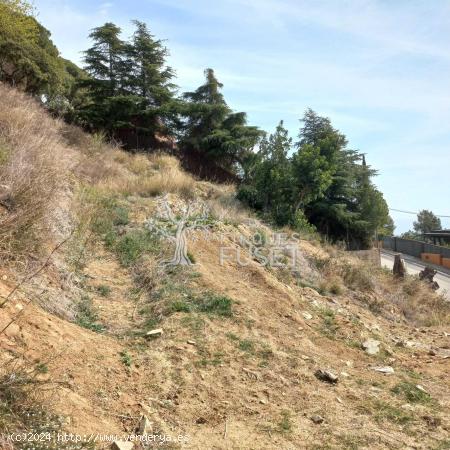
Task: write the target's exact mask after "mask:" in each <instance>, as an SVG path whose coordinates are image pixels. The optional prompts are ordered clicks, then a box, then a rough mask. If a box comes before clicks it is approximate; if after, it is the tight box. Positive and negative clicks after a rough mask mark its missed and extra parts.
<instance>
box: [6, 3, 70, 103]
mask: <svg viewBox="0 0 450 450" xmlns="http://www.w3.org/2000/svg"><path fill="white" fill-rule="evenodd" d="M33 13H34V10H33V8H32V6H31V4H30V3H29V2H27V1H24V0H0V80H1V81H3V82H6V83H9V84H11V85H13V86H15V87H17V88H19V89H22V90H24V91H26V92H28V93H30V94H32V95H35V96H39V97H41V96H42V98H43V99H44V101H45V102H48V101H49V100H50V99H52V98H54V97H55V96H65V95H66V90H67V86H68V85H69V84H70V83H71V81H72V78H71V74H70V73H69V72H67V71H66V67H65V64H64V61H63V59H62V58H61V57H60V56H59V52H58V49H57V48H56V47H55V45H54V44H53V42H52V41H51V39H50V32H49V31H48V30H46V29H45V28H44V27H43V26H42V25H41V24H40V23H39V22H38V21H37V20H36V19H35V18H34V16H33Z"/></svg>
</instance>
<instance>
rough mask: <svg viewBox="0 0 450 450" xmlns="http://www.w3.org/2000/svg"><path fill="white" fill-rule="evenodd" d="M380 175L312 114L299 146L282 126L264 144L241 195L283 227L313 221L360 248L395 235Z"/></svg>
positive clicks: (305, 122)
mask: <svg viewBox="0 0 450 450" xmlns="http://www.w3.org/2000/svg"><path fill="white" fill-rule="evenodd" d="M374 175H375V172H374V171H373V170H372V169H371V168H370V167H369V166H367V164H366V161H365V157H364V155H362V154H360V153H358V152H357V151H354V150H351V149H348V148H347V140H346V138H345V136H344V135H343V134H342V133H340V132H339V131H338V130H336V129H334V128H333V127H332V125H331V122H330V120H329V119H328V118H325V117H320V116H319V115H317V114H316V113H315V112H314V111H312V110H307V111H306V113H305V116H304V118H303V127H302V128H301V130H300V134H299V141H298V142H297V143H296V144H294V145H293V143H292V139H291V138H289V136H288V132H287V130H286V129H285V128H284V127H283V123H282V122H281V123H280V124H279V125H278V127H277V129H276V131H275V133H274V134H272V135H271V136H269V138H268V139H264V140H263V141H262V143H261V146H260V149H259V152H258V154H257V158H255V160H254V161H253V164H252V167H251V169H250V170H248V173H247V176H246V178H245V180H244V182H243V184H242V186H241V188H240V190H239V194H238V195H239V197H240V198H241V200H244V201H246V202H247V203H248V204H249V205H251V206H253V207H254V208H256V209H258V210H260V211H261V212H262V213H263V214H265V215H266V216H268V217H270V218H271V219H272V220H273V221H274V222H275V223H276V224H277V225H280V226H283V225H290V226H292V227H295V228H304V227H305V225H306V226H308V225H307V224H308V222H309V223H310V224H312V225H314V226H315V227H316V228H317V230H318V231H320V232H321V233H323V234H325V235H326V236H328V237H329V238H330V239H332V240H343V241H345V242H346V244H347V246H348V247H350V248H360V247H366V246H369V245H370V243H371V240H372V238H373V237H375V236H376V234H392V232H393V224H392V219H391V218H390V217H389V210H388V207H387V204H386V201H385V200H384V198H383V195H382V194H381V192H380V191H378V190H377V188H376V187H375V186H374V184H373V183H372V181H371V178H372V177H373V176H374Z"/></svg>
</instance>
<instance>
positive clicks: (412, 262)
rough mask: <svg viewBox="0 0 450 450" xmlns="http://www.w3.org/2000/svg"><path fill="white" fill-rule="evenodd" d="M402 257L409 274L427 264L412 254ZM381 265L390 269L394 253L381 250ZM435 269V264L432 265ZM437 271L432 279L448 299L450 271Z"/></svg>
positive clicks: (449, 296)
mask: <svg viewBox="0 0 450 450" xmlns="http://www.w3.org/2000/svg"><path fill="white" fill-rule="evenodd" d="M402 258H403V259H404V261H405V266H406V271H407V272H408V273H409V274H410V275H418V274H419V272H420V271H421V270H423V268H424V267H425V266H426V265H427V264H424V262H423V261H421V260H420V259H417V258H414V257H413V256H409V255H405V254H402ZM381 265H382V266H383V267H387V268H388V269H391V270H392V267H393V266H394V253H391V252H387V251H385V250H381ZM433 267H434V268H435V269H437V267H436V266H433ZM437 270H438V273H437V274H436V275H435V277H434V280H435V281H437V282H438V284H439V290H438V292H439V293H441V294H443V295H444V296H445V297H447V298H448V299H449V300H450V271H448V270H446V269H445V268H442V269H437Z"/></svg>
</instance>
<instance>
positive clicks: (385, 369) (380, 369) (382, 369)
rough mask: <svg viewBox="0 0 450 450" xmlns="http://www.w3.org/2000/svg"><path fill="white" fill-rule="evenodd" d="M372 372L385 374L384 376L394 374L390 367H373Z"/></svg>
mask: <svg viewBox="0 0 450 450" xmlns="http://www.w3.org/2000/svg"><path fill="white" fill-rule="evenodd" d="M373 370H375V371H376V372H381V373H385V374H386V375H391V374H393V373H394V369H393V367H391V366H386V367H374V368H373Z"/></svg>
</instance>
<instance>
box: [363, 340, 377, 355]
mask: <svg viewBox="0 0 450 450" xmlns="http://www.w3.org/2000/svg"><path fill="white" fill-rule="evenodd" d="M362 347H363V349H364V350H365V351H366V353H367V354H368V355H376V354H377V353H379V352H380V341H377V340H375V339H370V338H369V339H367V340H366V341H364V342H363V344H362Z"/></svg>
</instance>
